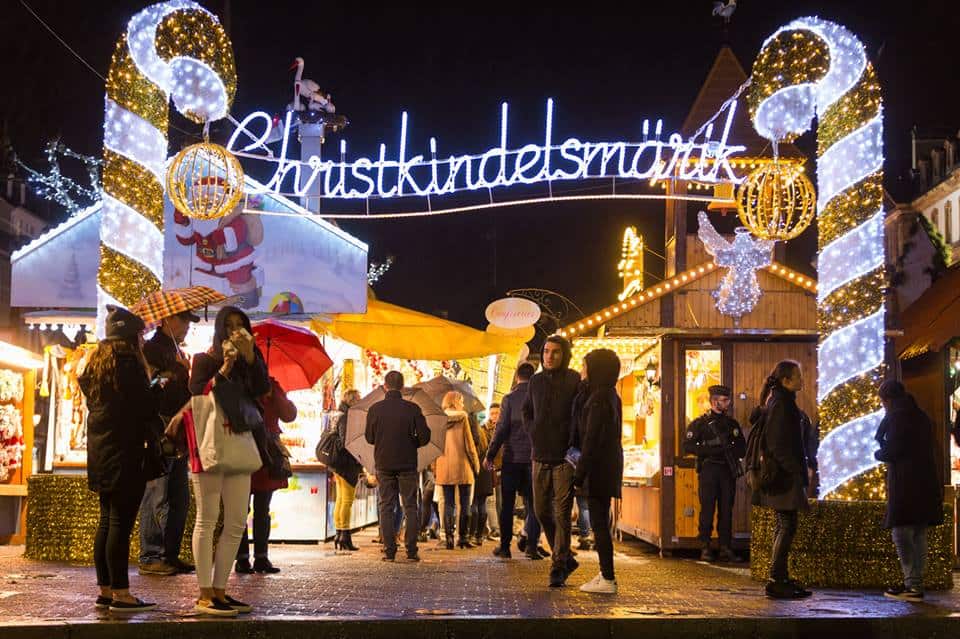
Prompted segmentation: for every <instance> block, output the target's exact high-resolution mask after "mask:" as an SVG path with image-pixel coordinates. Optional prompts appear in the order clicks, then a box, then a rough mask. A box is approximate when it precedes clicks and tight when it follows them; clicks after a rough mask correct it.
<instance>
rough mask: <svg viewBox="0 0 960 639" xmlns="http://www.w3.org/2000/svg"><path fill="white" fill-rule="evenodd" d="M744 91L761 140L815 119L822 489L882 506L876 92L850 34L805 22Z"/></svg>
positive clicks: (778, 40)
mask: <svg viewBox="0 0 960 639" xmlns="http://www.w3.org/2000/svg"><path fill="white" fill-rule="evenodd" d="M752 77H753V83H752V85H751V87H750V92H749V94H748V104H749V109H750V115H751V119H752V121H753V125H754V127H755V128H756V130H757V131H758V132H759V133H760V135H762V136H764V137H766V138H767V139H770V140H773V141H776V142H784V141H790V140H793V139H794V138H796V136H798V135H800V134H802V133H803V132H805V131H807V130H808V129H809V128H810V126H811V124H812V121H813V118H814V117H815V116H816V117H817V118H818V119H819V126H818V130H817V142H818V156H819V159H818V162H817V178H818V182H819V190H820V193H819V196H818V202H817V221H818V228H819V249H820V255H819V258H818V271H819V277H820V286H819V289H818V295H817V323H818V326H819V328H820V330H821V340H820V348H819V351H818V357H817V363H818V376H817V377H818V392H817V399H818V402H819V413H820V419H821V422H820V423H821V433H822V436H823V440H822V442H821V445H820V450H819V454H818V458H819V461H820V478H821V489H822V493H823V495H824V496H825V497H827V498H831V499H850V498H852V497H857V498H877V496H880V495H882V488H881V483H882V479H881V478H880V474H879V473H878V472H877V470H876V467H877V465H878V462H876V461H875V460H874V458H873V451H874V450H875V449H876V442H874V441H873V434H874V432H875V430H876V427H877V425H878V423H879V421H880V419H881V418H882V416H883V412H882V410H880V406H879V402H878V400H877V395H876V393H877V388H878V385H879V383H880V382H881V381H882V379H883V374H884V369H883V355H884V335H883V332H884V299H883V295H882V292H881V286H882V284H883V282H884V279H883V260H884V256H883V210H882V206H883V191H882V188H883V187H882V185H883V154H882V133H883V121H882V107H881V100H880V87H879V84H878V83H877V80H876V74H875V73H874V71H873V67H872V66H871V65H870V63H869V62H868V60H867V56H866V51H865V50H864V47H863V44H862V43H861V42H860V41H859V40H858V39H857V38H856V37H855V36H854V35H853V34H852V33H850V32H849V31H847V30H846V29H845V28H843V27H841V26H839V25H837V24H834V23H832V22H827V21H825V20H820V19H819V18H801V19H799V20H796V21H794V22H792V23H790V24H788V25H787V26H785V27H783V28H781V29H780V30H779V31H777V32H776V33H774V34H773V35H772V36H771V37H770V38H768V39H767V41H766V42H765V43H764V45H763V48H762V49H761V52H760V55H759V56H758V58H757V61H756V62H755V63H754V66H753V74H752Z"/></svg>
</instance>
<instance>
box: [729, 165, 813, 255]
mask: <svg viewBox="0 0 960 639" xmlns="http://www.w3.org/2000/svg"><path fill="white" fill-rule="evenodd" d="M737 209H738V210H739V214H740V221H741V222H742V223H743V225H744V226H746V227H747V228H748V229H750V232H751V233H752V234H753V235H754V237H758V238H761V239H764V240H781V241H786V240H792V239H793V238H795V237H797V236H798V235H800V234H801V233H803V232H804V231H805V230H806V229H807V227H808V226H810V223H811V222H812V221H813V218H814V215H815V214H816V212H817V194H816V192H815V191H814V189H813V184H811V183H810V180H809V179H808V178H807V176H806V175H805V174H804V173H803V166H802V165H800V164H792V163H791V164H781V163H779V162H772V163H770V164H767V165H764V166H761V167H760V168H758V169H756V170H754V171H752V172H751V173H750V175H748V176H747V179H746V180H745V181H744V182H743V184H741V185H740V188H739V189H738V190H737Z"/></svg>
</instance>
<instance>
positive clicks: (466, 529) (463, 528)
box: [457, 513, 473, 548]
mask: <svg viewBox="0 0 960 639" xmlns="http://www.w3.org/2000/svg"><path fill="white" fill-rule="evenodd" d="M457 534H458V536H459V537H460V540H459V541H458V542H457V547H458V548H473V544H471V543H470V515H469V513H461V514H460V525H459V526H458V527H457Z"/></svg>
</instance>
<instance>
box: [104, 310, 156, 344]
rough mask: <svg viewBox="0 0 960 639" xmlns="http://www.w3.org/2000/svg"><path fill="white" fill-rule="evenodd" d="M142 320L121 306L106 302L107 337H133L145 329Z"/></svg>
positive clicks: (127, 338)
mask: <svg viewBox="0 0 960 639" xmlns="http://www.w3.org/2000/svg"><path fill="white" fill-rule="evenodd" d="M146 328H147V327H146V324H144V323H143V320H142V319H140V318H139V317H137V316H136V315H134V314H133V313H131V312H130V311H128V310H127V309H125V308H123V307H122V306H114V305H113V304H107V325H106V331H105V332H106V335H107V339H126V340H129V339H133V338H135V337H137V335H139V334H140V333H142V332H143V331H144V330H146Z"/></svg>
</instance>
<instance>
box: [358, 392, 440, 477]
mask: <svg viewBox="0 0 960 639" xmlns="http://www.w3.org/2000/svg"><path fill="white" fill-rule="evenodd" d="M364 435H365V437H366V440H367V443H368V444H373V460H374V463H375V464H376V467H377V472H400V473H402V472H415V471H416V470H417V449H418V448H421V447H423V446H426V445H427V444H429V443H430V429H429V428H427V420H426V419H425V418H424V417H423V411H422V410H420V407H419V406H417V405H416V404H414V403H413V402H409V401H407V400H405V399H404V398H403V396H402V395H401V394H400V391H387V396H386V397H385V398H384V399H382V400H381V401H379V402H377V403H376V404H374V405H373V406H371V407H370V410H369V411H367V427H366V431H365V433H364Z"/></svg>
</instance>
